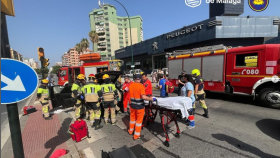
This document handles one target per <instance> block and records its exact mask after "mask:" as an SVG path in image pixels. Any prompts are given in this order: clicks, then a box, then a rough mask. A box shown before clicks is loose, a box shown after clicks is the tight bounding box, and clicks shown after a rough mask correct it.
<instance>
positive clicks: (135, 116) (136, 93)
mask: <svg viewBox="0 0 280 158" xmlns="http://www.w3.org/2000/svg"><path fill="white" fill-rule="evenodd" d="M129 94H130V100H131V110H130V122H129V129H128V133H129V134H132V133H133V131H134V129H135V131H134V136H133V138H134V139H138V138H139V137H140V132H141V128H142V122H143V118H144V114H145V106H144V100H143V99H142V97H141V96H142V95H145V88H144V86H143V85H142V84H141V83H132V84H131V85H130V86H129Z"/></svg>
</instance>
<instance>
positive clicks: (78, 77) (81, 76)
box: [77, 74, 85, 80]
mask: <svg viewBox="0 0 280 158" xmlns="http://www.w3.org/2000/svg"><path fill="white" fill-rule="evenodd" d="M77 79H79V80H84V79H85V75H84V74H79V75H78V76H77Z"/></svg>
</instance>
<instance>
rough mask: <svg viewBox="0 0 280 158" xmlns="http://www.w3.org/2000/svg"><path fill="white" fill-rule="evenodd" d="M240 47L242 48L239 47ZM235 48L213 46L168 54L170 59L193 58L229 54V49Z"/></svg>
mask: <svg viewBox="0 0 280 158" xmlns="http://www.w3.org/2000/svg"><path fill="white" fill-rule="evenodd" d="M238 47H240V46H238ZM231 48H233V47H231V46H230V47H227V46H224V45H222V44H221V45H213V46H205V47H199V48H193V49H186V50H176V51H173V52H172V53H167V55H168V56H169V58H180V57H192V56H194V55H195V54H196V55H203V54H205V53H206V54H214V53H222V52H227V50H228V49H231Z"/></svg>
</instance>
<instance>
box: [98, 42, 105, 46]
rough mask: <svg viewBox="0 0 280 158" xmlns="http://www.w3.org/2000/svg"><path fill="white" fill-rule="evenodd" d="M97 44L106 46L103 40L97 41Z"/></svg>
mask: <svg viewBox="0 0 280 158" xmlns="http://www.w3.org/2000/svg"><path fill="white" fill-rule="evenodd" d="M98 45H99V46H106V42H104V41H99V42H98Z"/></svg>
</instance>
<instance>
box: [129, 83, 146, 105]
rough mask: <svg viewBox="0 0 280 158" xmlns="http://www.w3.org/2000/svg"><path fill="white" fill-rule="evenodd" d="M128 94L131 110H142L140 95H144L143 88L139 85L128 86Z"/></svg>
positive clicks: (142, 101) (142, 103)
mask: <svg viewBox="0 0 280 158" xmlns="http://www.w3.org/2000/svg"><path fill="white" fill-rule="evenodd" d="M129 94H130V101H131V108H133V109H144V108H145V106H144V100H143V99H142V95H145V88H144V86H143V85H142V84H141V83H132V84H131V85H130V86H129Z"/></svg>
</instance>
